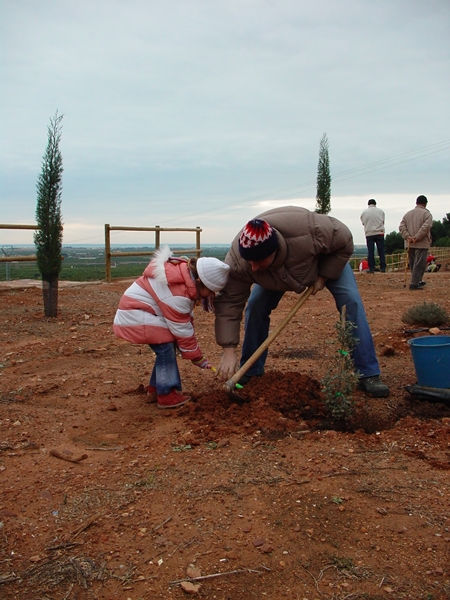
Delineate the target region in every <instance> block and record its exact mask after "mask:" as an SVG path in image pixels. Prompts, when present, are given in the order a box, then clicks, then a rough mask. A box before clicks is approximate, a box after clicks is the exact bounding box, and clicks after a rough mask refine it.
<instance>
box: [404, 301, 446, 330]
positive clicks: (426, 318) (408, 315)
mask: <svg viewBox="0 0 450 600" xmlns="http://www.w3.org/2000/svg"><path fill="white" fill-rule="evenodd" d="M402 322H403V323H407V324H408V325H424V326H425V327H439V326H440V325H446V324H447V323H449V322H450V315H449V314H448V313H447V311H446V310H445V309H444V308H442V306H439V304H435V303H434V302H424V303H423V304H418V305H417V306H411V308H408V310H406V311H405V312H404V313H403V315H402Z"/></svg>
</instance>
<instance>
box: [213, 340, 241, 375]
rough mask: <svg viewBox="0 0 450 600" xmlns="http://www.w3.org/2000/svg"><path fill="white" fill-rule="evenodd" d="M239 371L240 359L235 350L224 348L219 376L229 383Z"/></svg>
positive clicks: (218, 371) (218, 370)
mask: <svg viewBox="0 0 450 600" xmlns="http://www.w3.org/2000/svg"><path fill="white" fill-rule="evenodd" d="M238 369H239V359H238V357H237V356H236V350H235V349H234V348H224V349H223V354H222V358H221V359H220V362H219V366H218V368H217V376H218V377H219V379H221V380H222V381H228V379H230V378H231V377H233V375H234V374H235V373H236V371H237V370H238Z"/></svg>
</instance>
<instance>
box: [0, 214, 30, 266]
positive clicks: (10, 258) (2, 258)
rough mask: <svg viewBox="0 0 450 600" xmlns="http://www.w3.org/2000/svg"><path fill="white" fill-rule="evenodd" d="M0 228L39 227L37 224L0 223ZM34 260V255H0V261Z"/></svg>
mask: <svg viewBox="0 0 450 600" xmlns="http://www.w3.org/2000/svg"><path fill="white" fill-rule="evenodd" d="M0 229H34V230H36V229H39V226H38V225H11V224H10V225H8V224H3V223H0ZM35 260H36V255H35V254H33V255H32V256H20V255H17V256H13V255H10V256H0V263H2V262H4V263H10V262H33V261H35Z"/></svg>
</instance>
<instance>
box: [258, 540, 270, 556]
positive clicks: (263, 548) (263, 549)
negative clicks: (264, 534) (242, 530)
mask: <svg viewBox="0 0 450 600" xmlns="http://www.w3.org/2000/svg"><path fill="white" fill-rule="evenodd" d="M259 549H260V550H261V552H262V553H263V554H270V553H271V552H273V546H272V545H271V544H268V543H267V542H266V543H265V544H263V545H262V546H260V548H259Z"/></svg>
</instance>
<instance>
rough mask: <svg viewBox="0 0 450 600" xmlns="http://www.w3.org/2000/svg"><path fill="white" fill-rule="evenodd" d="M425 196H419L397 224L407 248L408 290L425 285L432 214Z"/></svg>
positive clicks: (417, 288)
mask: <svg viewBox="0 0 450 600" xmlns="http://www.w3.org/2000/svg"><path fill="white" fill-rule="evenodd" d="M427 204H428V200H427V197H426V196H419V197H418V198H417V200H416V206H415V208H413V209H412V210H410V211H408V212H407V213H406V214H405V215H404V217H403V219H402V220H401V222H400V225H399V228H398V229H399V231H400V233H401V234H402V237H403V239H404V240H405V247H406V248H407V249H408V262H409V268H410V270H411V283H410V286H409V289H410V290H422V289H423V286H424V285H425V283H426V282H425V281H423V279H422V277H423V274H424V273H425V269H426V268H427V256H428V248H429V247H430V246H431V228H432V227H433V215H432V214H431V213H430V211H429V210H428V209H427Z"/></svg>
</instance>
